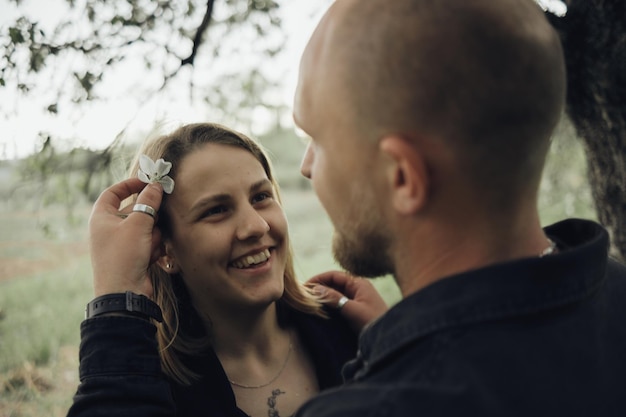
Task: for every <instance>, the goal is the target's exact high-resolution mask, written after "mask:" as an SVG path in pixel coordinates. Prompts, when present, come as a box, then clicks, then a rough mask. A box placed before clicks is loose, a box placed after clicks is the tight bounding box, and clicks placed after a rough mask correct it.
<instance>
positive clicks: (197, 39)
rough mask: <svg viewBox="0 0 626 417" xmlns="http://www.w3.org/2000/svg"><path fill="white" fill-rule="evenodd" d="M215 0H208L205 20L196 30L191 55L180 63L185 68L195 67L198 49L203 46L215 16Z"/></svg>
mask: <svg viewBox="0 0 626 417" xmlns="http://www.w3.org/2000/svg"><path fill="white" fill-rule="evenodd" d="M214 3H215V0H208V1H207V3H206V12H205V13H204V18H203V19H202V23H200V26H199V27H198V30H196V35H195V36H194V37H193V48H192V50H191V54H190V55H189V56H188V57H187V58H185V59H183V60H182V61H180V66H181V67H183V66H185V65H187V64H189V65H191V66H193V63H194V60H195V59H196V54H197V53H198V48H199V47H200V45H201V44H202V37H203V36H204V33H205V32H206V30H207V29H208V27H209V23H211V16H213V4H214Z"/></svg>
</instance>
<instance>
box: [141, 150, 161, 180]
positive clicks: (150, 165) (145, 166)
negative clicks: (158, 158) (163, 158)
mask: <svg viewBox="0 0 626 417" xmlns="http://www.w3.org/2000/svg"><path fill="white" fill-rule="evenodd" d="M139 168H140V169H141V170H142V171H143V172H144V173H145V174H146V175H147V176H148V177H150V175H152V174H153V173H155V172H157V171H156V164H155V163H154V161H153V160H152V159H150V157H149V156H147V155H144V154H141V155H139Z"/></svg>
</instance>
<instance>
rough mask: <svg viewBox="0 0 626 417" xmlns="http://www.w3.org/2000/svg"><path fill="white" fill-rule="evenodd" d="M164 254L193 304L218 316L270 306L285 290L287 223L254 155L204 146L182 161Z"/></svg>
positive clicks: (170, 203) (169, 203)
mask: <svg viewBox="0 0 626 417" xmlns="http://www.w3.org/2000/svg"><path fill="white" fill-rule="evenodd" d="M177 170H178V171H177V174H176V178H175V181H176V187H175V188H174V192H173V193H172V195H171V196H170V197H169V199H168V201H167V207H166V210H167V213H168V214H169V216H170V219H171V223H172V224H171V226H172V228H171V230H172V236H171V237H170V238H169V239H167V241H166V242H165V247H166V253H167V255H168V256H169V257H170V258H171V261H173V262H172V263H173V268H174V270H175V271H179V272H180V273H181V274H182V277H183V279H184V281H185V284H186V285H187V288H188V289H189V293H190V294H191V297H192V299H193V302H194V306H195V307H196V308H197V309H199V310H200V311H203V312H207V313H209V314H211V313H212V312H213V314H214V315H218V314H219V312H222V313H224V312H228V310H233V311H241V309H242V308H265V307H267V306H268V305H270V304H271V303H272V302H273V301H276V300H278V299H279V298H280V297H281V296H282V294H283V290H284V281H283V277H284V273H285V264H286V259H287V253H288V234H287V221H286V219H285V215H284V212H283V210H282V207H281V206H280V205H279V203H278V201H277V200H276V195H275V193H276V191H275V190H274V187H273V186H272V183H271V182H270V180H269V179H268V178H267V175H266V174H265V171H264V170H263V167H262V166H261V164H260V163H259V161H257V159H256V158H255V157H254V156H253V155H252V154H251V153H249V152H247V151H246V150H244V149H241V148H237V147H233V146H227V145H220V144H212V143H210V144H206V145H203V146H202V147H200V148H198V149H197V150H195V151H193V152H191V153H190V154H189V155H187V156H186V157H185V158H183V159H182V160H181V161H180V162H179V166H178V167H177Z"/></svg>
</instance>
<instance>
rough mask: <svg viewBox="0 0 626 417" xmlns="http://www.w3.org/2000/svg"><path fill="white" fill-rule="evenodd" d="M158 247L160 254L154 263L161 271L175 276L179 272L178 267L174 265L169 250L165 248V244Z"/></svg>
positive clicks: (173, 259) (174, 259)
mask: <svg viewBox="0 0 626 417" xmlns="http://www.w3.org/2000/svg"><path fill="white" fill-rule="evenodd" d="M160 246H161V249H160V251H161V254H160V256H159V257H158V259H157V261H156V263H157V265H159V266H160V267H161V269H162V270H163V271H165V272H166V273H168V274H176V273H178V272H180V267H179V266H178V264H177V263H176V258H175V257H174V256H172V255H171V249H170V248H168V247H167V244H166V243H163V244H161V245H160Z"/></svg>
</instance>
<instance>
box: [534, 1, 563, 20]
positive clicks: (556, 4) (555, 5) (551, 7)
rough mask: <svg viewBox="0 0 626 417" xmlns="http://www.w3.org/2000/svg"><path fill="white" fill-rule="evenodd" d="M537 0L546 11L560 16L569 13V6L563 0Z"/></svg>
mask: <svg viewBox="0 0 626 417" xmlns="http://www.w3.org/2000/svg"><path fill="white" fill-rule="evenodd" d="M535 1H536V2H537V4H538V5H539V7H541V9H542V10H543V11H544V12H545V11H548V12H550V13H552V14H554V15H556V16H558V17H563V16H565V14H566V13H567V6H566V5H565V3H563V2H562V1H561V0H535Z"/></svg>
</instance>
